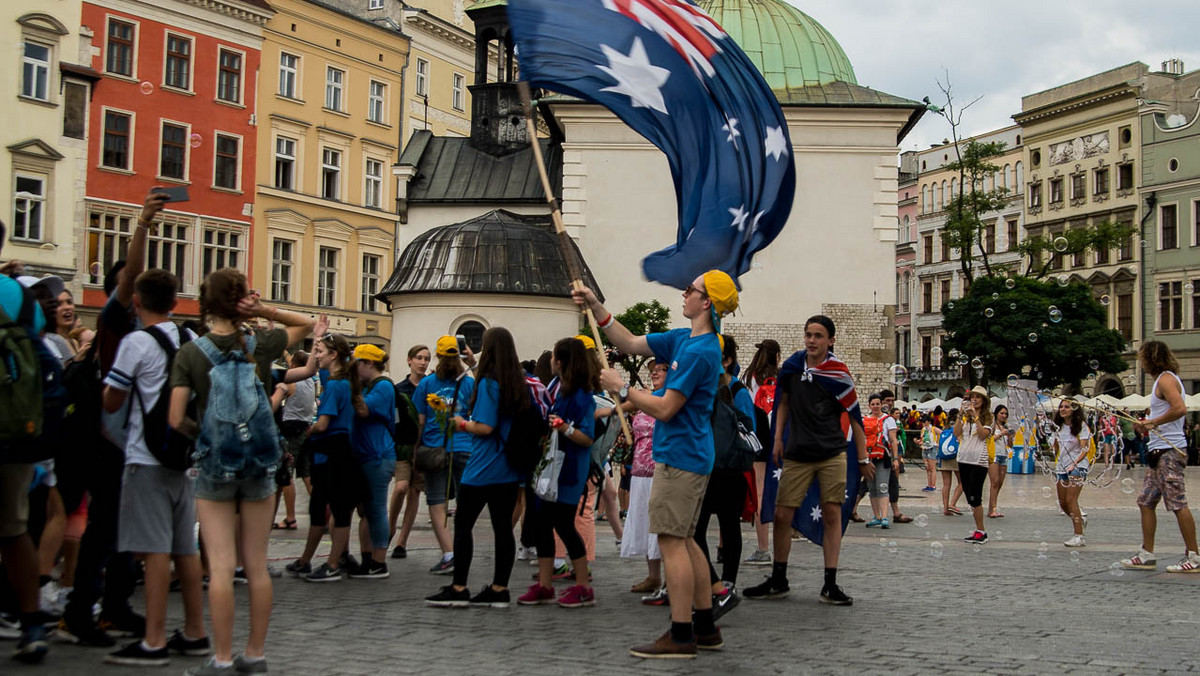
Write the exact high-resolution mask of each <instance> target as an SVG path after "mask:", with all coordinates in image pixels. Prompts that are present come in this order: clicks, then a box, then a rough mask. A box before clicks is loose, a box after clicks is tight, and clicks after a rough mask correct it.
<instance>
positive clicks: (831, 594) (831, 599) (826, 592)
mask: <svg viewBox="0 0 1200 676" xmlns="http://www.w3.org/2000/svg"><path fill="white" fill-rule="evenodd" d="M747 591H749V590H747ZM821 603H828V604H829V605H831V606H851V605H854V599H852V598H850V597H849V596H846V592H844V591H842V588H841V587H839V586H837V585H836V584H835V585H833V586H832V587H826V588H825V589H822V590H821Z"/></svg>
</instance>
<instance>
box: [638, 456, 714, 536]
mask: <svg viewBox="0 0 1200 676" xmlns="http://www.w3.org/2000/svg"><path fill="white" fill-rule="evenodd" d="M706 490H708V477H707V476H705V475H703V474H696V473H695V472H689V471H687V470H682V469H679V468H677V467H671V466H670V465H664V464H662V463H658V464H656V465H655V466H654V485H653V486H652V487H651V488H650V532H651V533H655V534H657V535H668V536H675V537H681V538H690V537H692V536H693V535H695V534H696V522H697V521H699V520H700V506H701V505H703V504H704V492H705V491H706Z"/></svg>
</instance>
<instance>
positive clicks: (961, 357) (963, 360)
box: [954, 352, 970, 366]
mask: <svg viewBox="0 0 1200 676" xmlns="http://www.w3.org/2000/svg"><path fill="white" fill-rule="evenodd" d="M954 361H956V362H958V365H959V366H966V365H967V362H968V361H970V359H968V358H967V355H965V354H963V353H961V352H959V353H958V356H957V357H955V359H954Z"/></svg>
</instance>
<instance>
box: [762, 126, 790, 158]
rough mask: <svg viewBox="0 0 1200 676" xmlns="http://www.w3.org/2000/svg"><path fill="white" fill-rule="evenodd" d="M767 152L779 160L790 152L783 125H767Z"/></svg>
mask: <svg viewBox="0 0 1200 676" xmlns="http://www.w3.org/2000/svg"><path fill="white" fill-rule="evenodd" d="M765 141H766V151H767V154H768V155H770V156H772V157H774V158H775V159H776V160H778V159H779V158H780V157H783V156H784V155H787V154H788V149H787V139H786V138H784V136H783V127H767V138H766V139H765Z"/></svg>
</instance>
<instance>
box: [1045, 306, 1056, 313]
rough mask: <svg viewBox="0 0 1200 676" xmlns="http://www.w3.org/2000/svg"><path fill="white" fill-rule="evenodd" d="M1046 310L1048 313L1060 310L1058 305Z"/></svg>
mask: <svg viewBox="0 0 1200 676" xmlns="http://www.w3.org/2000/svg"><path fill="white" fill-rule="evenodd" d="M1046 310H1047V311H1048V312H1054V311H1056V310H1058V306H1057V305H1051V306H1050V307H1048V308H1046Z"/></svg>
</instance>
